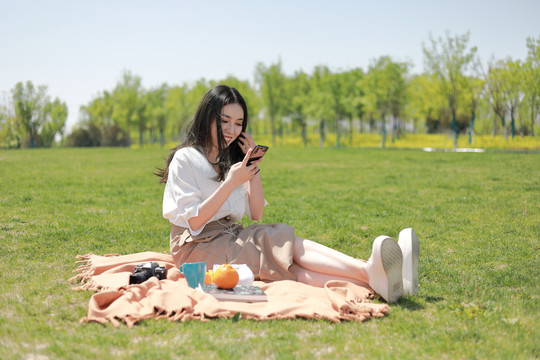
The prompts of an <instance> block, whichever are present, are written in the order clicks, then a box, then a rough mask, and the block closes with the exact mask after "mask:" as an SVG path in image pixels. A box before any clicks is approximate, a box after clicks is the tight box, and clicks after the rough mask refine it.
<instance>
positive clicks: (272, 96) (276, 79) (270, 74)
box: [255, 60, 286, 146]
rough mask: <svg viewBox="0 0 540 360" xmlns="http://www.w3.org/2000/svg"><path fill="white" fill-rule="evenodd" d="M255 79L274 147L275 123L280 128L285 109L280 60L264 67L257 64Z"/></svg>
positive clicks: (283, 76) (283, 82)
mask: <svg viewBox="0 0 540 360" xmlns="http://www.w3.org/2000/svg"><path fill="white" fill-rule="evenodd" d="M255 79H256V82H257V83H258V84H259V89H260V92H261V98H262V103H263V104H264V105H265V107H266V111H267V113H268V117H269V118H270V131H271V134H272V144H273V145H274V146H275V145H276V134H277V126H276V125H277V124H276V122H278V121H279V125H280V127H281V125H282V124H281V115H282V112H283V110H284V107H285V105H284V93H285V81H286V77H285V75H284V74H283V72H282V70H281V60H279V61H278V62H277V63H276V64H272V65H270V66H266V65H264V64H263V63H259V64H257V67H256V70H255ZM280 133H281V132H280Z"/></svg>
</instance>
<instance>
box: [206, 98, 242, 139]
mask: <svg viewBox="0 0 540 360" xmlns="http://www.w3.org/2000/svg"><path fill="white" fill-rule="evenodd" d="M218 121H221V132H222V133H223V138H224V139H225V142H226V143H227V147H228V146H229V145H230V144H231V143H232V142H233V141H234V140H236V138H237V137H238V136H239V135H240V134H241V133H242V124H243V123H244V110H243V109H242V106H240V104H229V105H225V106H224V107H223V109H221V119H218ZM211 131H212V134H211V135H212V145H213V147H214V149H219V147H218V136H217V124H216V123H215V121H214V124H213V125H212V127H211Z"/></svg>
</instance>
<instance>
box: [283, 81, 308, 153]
mask: <svg viewBox="0 0 540 360" xmlns="http://www.w3.org/2000/svg"><path fill="white" fill-rule="evenodd" d="M286 85H287V90H286V93H287V98H288V99H289V102H288V104H287V105H288V106H287V108H286V109H285V113H286V114H287V115H288V116H290V117H291V119H292V122H293V125H298V126H300V129H301V134H302V142H303V143H304V147H307V145H308V142H309V141H308V138H307V116H308V110H307V108H308V107H309V104H310V93H311V88H310V86H311V85H310V82H309V77H308V75H307V74H306V73H305V72H303V71H297V72H296V73H295V74H294V75H293V76H292V77H291V78H290V79H289V80H288V81H287V83H286Z"/></svg>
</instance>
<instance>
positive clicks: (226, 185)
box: [188, 150, 258, 230]
mask: <svg viewBox="0 0 540 360" xmlns="http://www.w3.org/2000/svg"><path fill="white" fill-rule="evenodd" d="M250 155H251V150H249V151H248V152H247V153H246V156H244V160H243V161H242V162H239V163H236V164H234V165H233V166H231V169H230V170H229V172H228V173H227V177H226V178H225V180H224V181H223V183H222V184H221V185H220V187H219V188H218V189H217V190H216V191H215V192H214V193H213V194H212V195H210V197H208V198H207V199H206V200H204V201H203V202H202V203H201V204H200V205H199V210H198V214H197V216H193V217H191V218H189V219H188V222H189V226H190V227H191V229H193V230H198V229H199V228H201V227H202V226H204V225H205V224H206V223H207V222H208V221H209V220H210V219H211V218H212V216H214V214H215V213H216V212H217V211H218V210H219V208H220V207H221V205H223V203H224V202H225V200H227V198H228V197H229V195H231V193H232V191H233V190H234V189H235V188H237V187H238V186H241V185H242V184H244V183H245V182H248V181H250V180H252V179H253V177H254V176H256V175H255V173H256V171H257V170H258V169H257V166H256V165H255V164H254V165H250V166H246V164H247V162H248V159H249V156H250ZM257 176H258V175H257Z"/></svg>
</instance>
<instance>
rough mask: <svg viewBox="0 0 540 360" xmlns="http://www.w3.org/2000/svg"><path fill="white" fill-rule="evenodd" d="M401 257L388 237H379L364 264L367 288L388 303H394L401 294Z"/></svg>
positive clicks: (395, 245)
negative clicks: (367, 280) (367, 279)
mask: <svg viewBox="0 0 540 360" xmlns="http://www.w3.org/2000/svg"><path fill="white" fill-rule="evenodd" d="M402 267H403V256H402V254H401V249H400V248H399V245H398V244H397V243H396V242H395V241H394V239H392V238H390V237H388V236H379V237H378V238H376V239H375V241H374V242H373V250H372V253H371V256H370V258H369V260H368V261H367V264H366V272H367V274H368V276H369V286H371V288H372V289H373V290H375V292H376V293H377V294H379V295H380V296H382V298H383V299H384V300H386V302H388V303H393V302H396V301H397V300H398V299H399V298H400V297H401V295H402V294H403V280H402V273H401V272H402Z"/></svg>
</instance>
